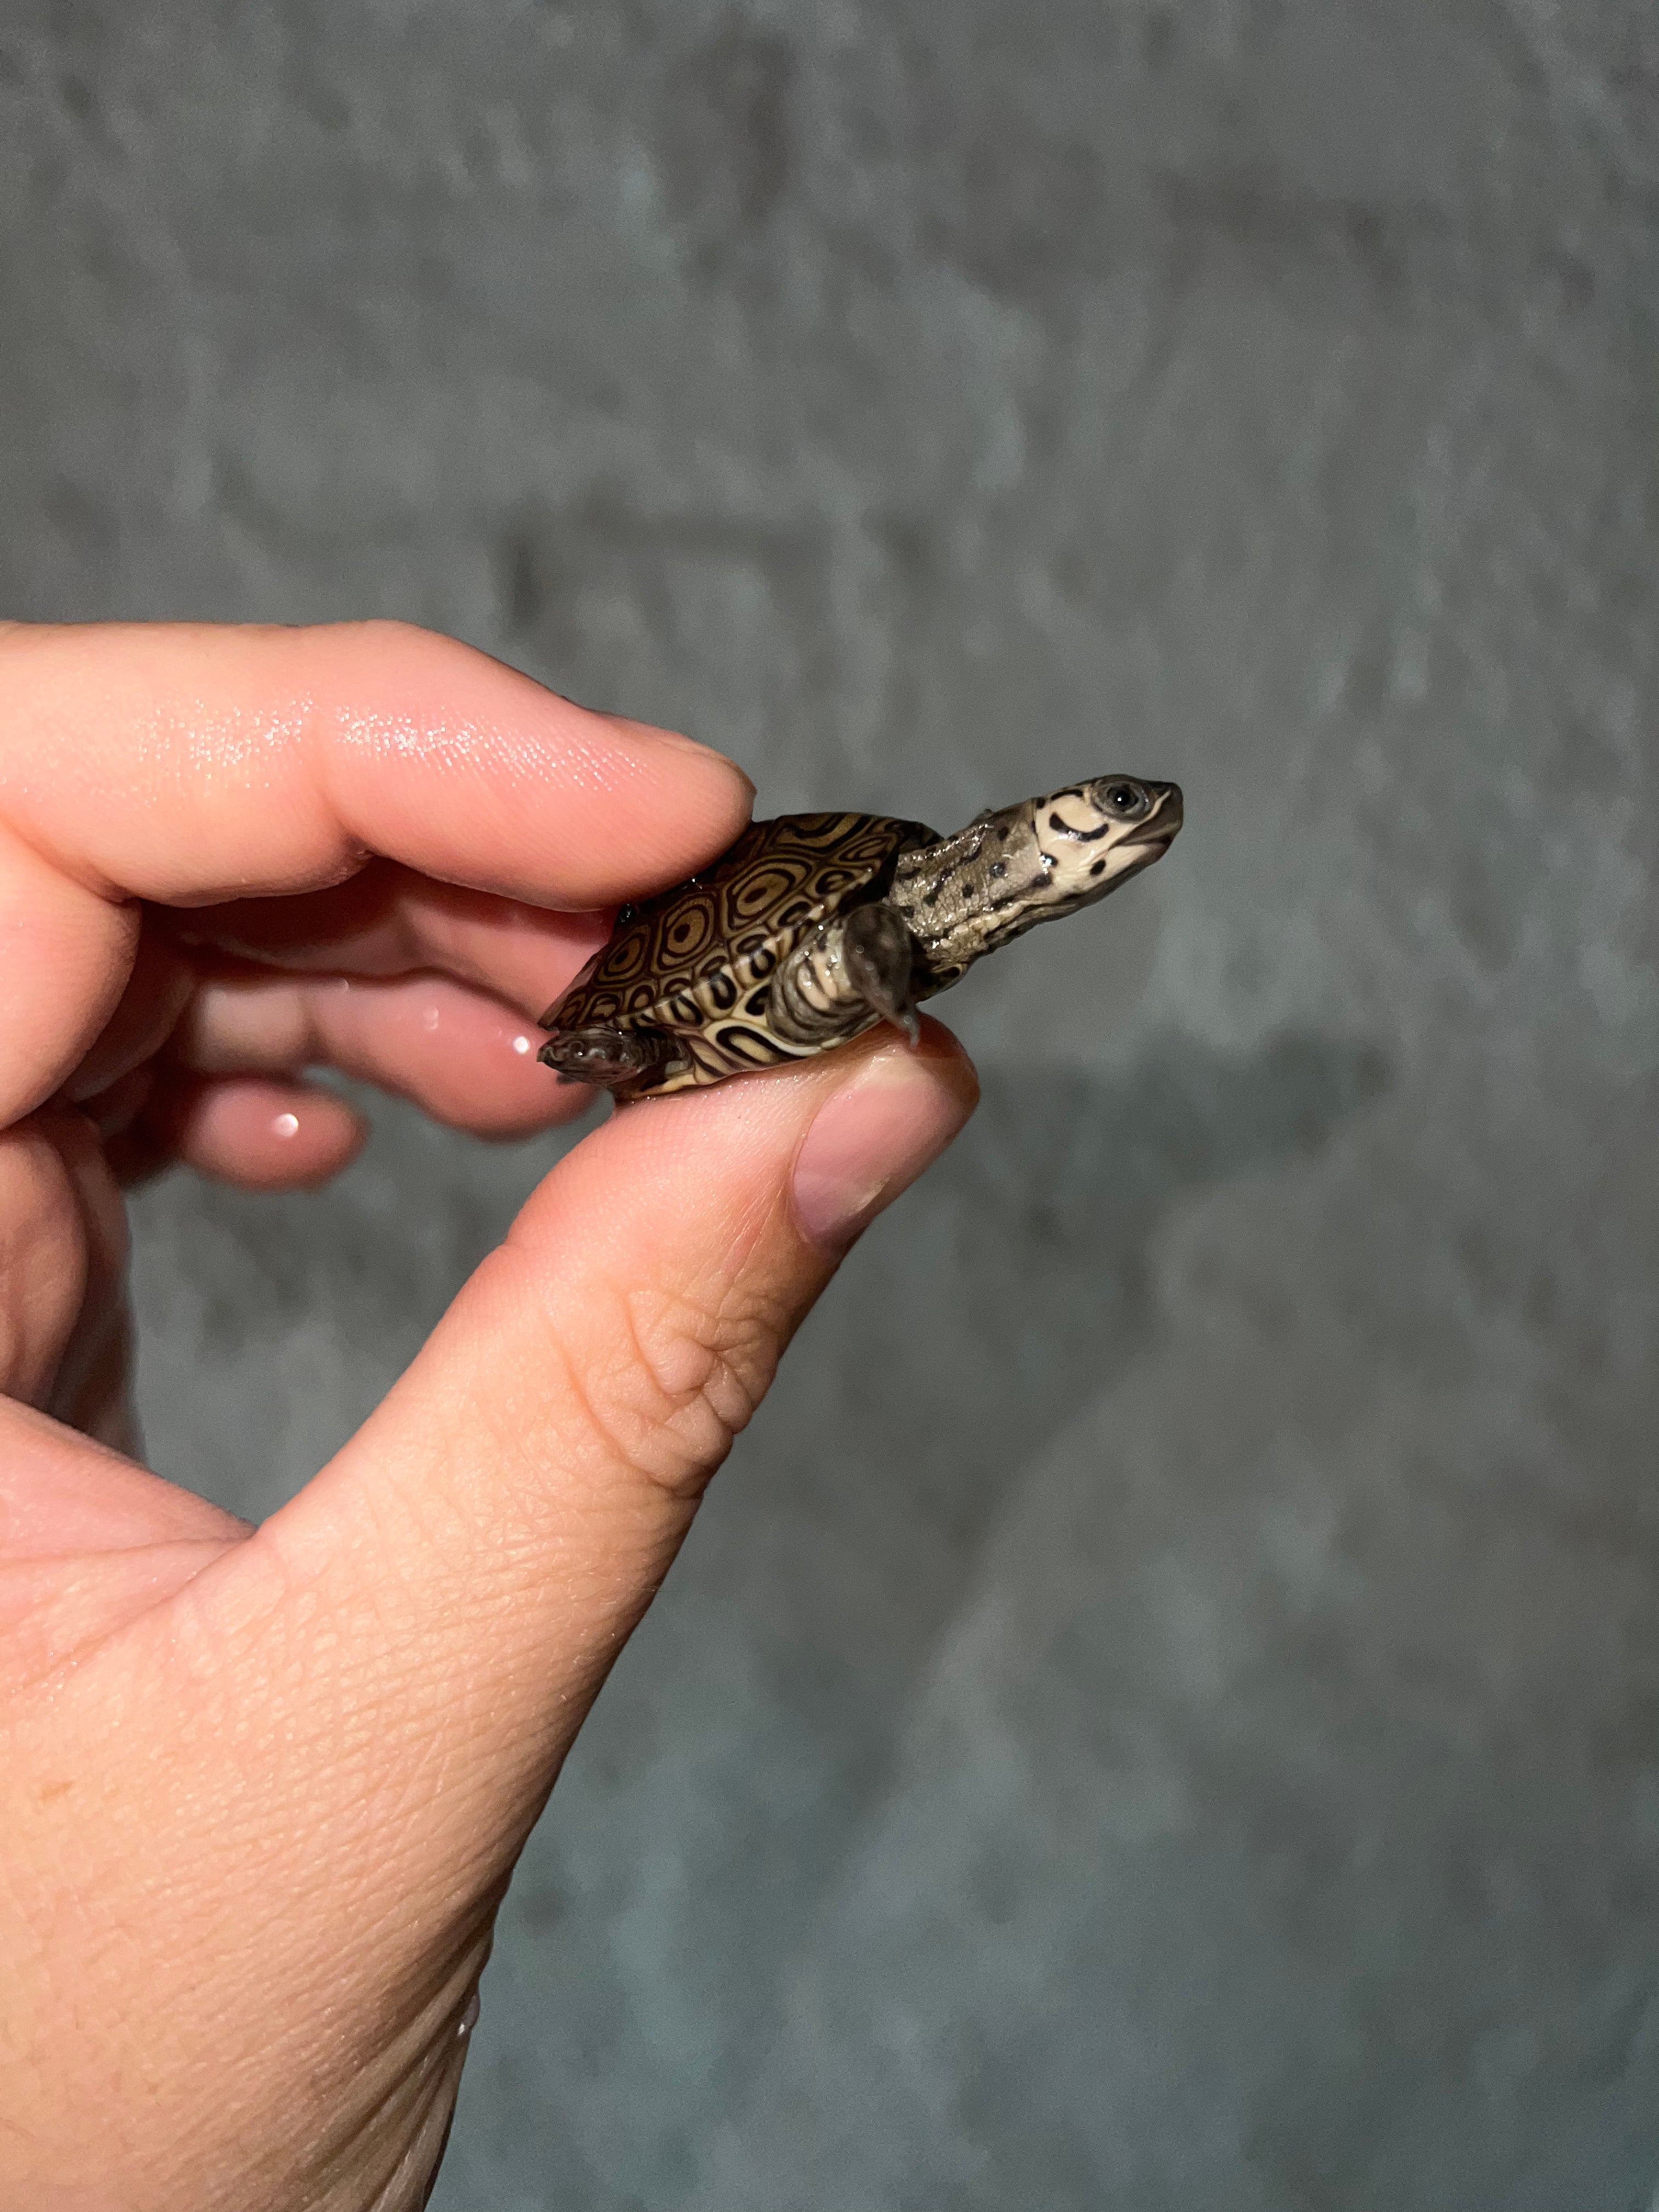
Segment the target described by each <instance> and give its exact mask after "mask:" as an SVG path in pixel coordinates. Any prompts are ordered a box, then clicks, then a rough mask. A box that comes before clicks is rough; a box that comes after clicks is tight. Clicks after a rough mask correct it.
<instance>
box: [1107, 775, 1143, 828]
mask: <svg viewBox="0 0 1659 2212" xmlns="http://www.w3.org/2000/svg"><path fill="white" fill-rule="evenodd" d="M1100 803H1101V805H1102V808H1103V811H1105V812H1106V813H1108V814H1111V815H1115V817H1117V819H1118V820H1119V821H1120V822H1138V821H1139V819H1140V817H1141V816H1142V815H1143V814H1144V813H1145V812H1146V809H1147V807H1148V806H1149V805H1151V804H1152V801H1151V800H1150V799H1149V798H1148V797H1147V794H1146V791H1145V789H1144V788H1143V787H1142V786H1141V785H1139V784H1138V783H1128V782H1126V781H1124V780H1123V779H1122V778H1121V777H1119V779H1118V780H1117V781H1115V783H1109V784H1108V785H1107V786H1106V787H1105V789H1104V790H1103V792H1102V793H1101V794H1100Z"/></svg>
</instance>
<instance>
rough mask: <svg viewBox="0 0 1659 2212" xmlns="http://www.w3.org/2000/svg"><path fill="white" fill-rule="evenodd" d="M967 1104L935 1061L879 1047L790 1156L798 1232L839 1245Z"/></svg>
mask: <svg viewBox="0 0 1659 2212" xmlns="http://www.w3.org/2000/svg"><path fill="white" fill-rule="evenodd" d="M972 1111H973V1099H972V1097H971V1096H966V1097H964V1096H963V1091H962V1090H961V1089H960V1088H957V1087H956V1086H953V1085H951V1084H950V1083H948V1082H946V1081H945V1079H943V1076H942V1073H941V1071H940V1069H939V1063H938V1061H937V1060H934V1059H933V1057H932V1056H931V1055H929V1056H927V1057H922V1056H921V1055H918V1054H914V1053H911V1052H909V1051H907V1050H897V1049H896V1050H893V1051H890V1052H884V1053H880V1054H878V1055H877V1056H876V1058H875V1059H874V1060H872V1061H871V1062H870V1063H869V1065H868V1066H866V1069H865V1071H864V1073H862V1074H861V1075H860V1076H858V1077H856V1078H855V1079H854V1081H853V1082H851V1083H849V1084H848V1085H847V1086H846V1087H845V1089H843V1090H841V1091H836V1093H835V1094H834V1096H833V1097H830V1098H829V1099H827V1100H826V1101H825V1103H823V1105H822V1106H821V1107H820V1108H819V1109H818V1114H817V1120H816V1121H814V1122H813V1123H812V1126H811V1128H810V1129H809V1130H808V1131H807V1133H806V1137H805V1141H804V1143H803V1144H802V1146H801V1148H800V1151H799V1152H798V1153H797V1154H796V1156H795V1175H794V1182H793V1186H792V1190H791V1196H792V1200H793V1205H794V1209H795V1218H796V1220H797V1222H798V1223H799V1225H800V1228H801V1231H802V1233H803V1234H804V1235H805V1236H806V1237H810V1238H811V1241H812V1243H815V1244H818V1245H822V1246H823V1248H824V1249H825V1250H826V1251H830V1252H836V1253H840V1252H842V1251H844V1250H845V1249H847V1247H848V1245H849V1244H850V1243H852V1242H853V1239H854V1237H856V1236H857V1235H858V1234H859V1231H860V1230H861V1229H863V1228H864V1227H865V1226H866V1224H867V1223H869V1222H871V1221H872V1220H873V1219H874V1218H875V1217H876V1215H877V1214H878V1213H879V1212H881V1210H882V1208H883V1207H884V1206H890V1205H891V1204H892V1202H893V1200H895V1199H896V1197H897V1196H898V1194H899V1193H900V1192H901V1191H902V1190H906V1189H908V1188H909V1186H910V1184H911V1183H913V1182H915V1179H916V1177H917V1176H919V1175H920V1174H921V1171H922V1170H923V1169H924V1168H925V1167H927V1165H929V1164H930V1163H931V1162H932V1161H933V1160H936V1159H937V1158H939V1154H940V1153H941V1152H943V1151H944V1150H945V1146H947V1145H948V1144H949V1143H950V1141H951V1138H952V1137H954V1136H955V1135H956V1133H957V1130H958V1129H959V1128H961V1127H962V1125H963V1122H964V1121H966V1120H967V1119H968V1116H969V1114H971V1113H972Z"/></svg>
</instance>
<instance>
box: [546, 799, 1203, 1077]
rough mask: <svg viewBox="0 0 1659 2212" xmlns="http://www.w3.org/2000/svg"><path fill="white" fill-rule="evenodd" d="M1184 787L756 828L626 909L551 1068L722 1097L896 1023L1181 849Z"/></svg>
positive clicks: (582, 984)
mask: <svg viewBox="0 0 1659 2212" xmlns="http://www.w3.org/2000/svg"><path fill="white" fill-rule="evenodd" d="M1181 823H1182V796H1181V793H1180V790H1179V789H1178V787H1176V785H1175V784H1172V783H1156V782H1152V781H1148V780H1147V779H1146V778H1145V777H1139V776H1128V775H1108V776H1097V777H1096V778H1094V779H1093V780H1091V781H1089V782H1086V783H1075V784H1068V785H1067V786H1066V787H1065V788H1064V789H1063V790H1061V791H1054V792H1049V793H1047V794H1046V795H1045V796H1044V797H1042V798H1041V799H1024V800H1022V801H1021V802H1020V803H1019V804H1018V805H1015V806H1005V807H1002V808H1000V809H996V810H994V811H987V812H986V813H984V814H981V816H980V817H978V819H977V820H976V821H974V822H971V823H969V825H968V827H967V828H966V829H963V830H960V831H958V832H957V835H956V836H953V837H941V836H939V834H938V832H937V831H936V830H933V829H928V828H927V827H926V825H925V824H923V823H920V822H902V821H896V820H893V819H891V818H890V817H887V816H885V815H879V814H785V815H781V816H779V817H777V818H776V819H775V820H774V821H770V822H754V823H750V826H749V828H748V829H745V830H744V833H743V835H742V836H740V837H739V838H738V841H737V842H736V843H735V844H734V845H733V846H732V847H731V848H730V849H729V851H727V852H726V853H725V854H722V855H721V856H720V859H719V860H715V861H714V862H712V863H711V864H710V866H708V867H707V868H705V869H703V870H702V872H700V873H699V874H697V875H695V876H693V877H691V878H690V879H689V881H687V882H685V883H683V884H676V885H675V887H674V888H673V889H672V890H666V891H662V892H659V894H658V895H657V896H656V897H654V898H650V899H646V900H643V901H642V902H641V903H640V904H639V905H637V906H631V907H624V908H623V909H622V911H621V912H620V914H618V915H617V921H616V927H615V928H614V930H613V931H612V933H611V939H610V942H609V943H608V944H607V945H605V947H604V948H603V950H602V951H599V952H598V953H596V954H595V955H594V957H593V958H592V960H590V961H589V963H588V964H587V966H586V968H585V969H583V970H582V972H581V974H580V975H578V976H577V978H576V980H575V981H574V983H573V984H572V985H571V986H570V987H569V989H568V991H567V992H566V993H565V994H564V995H563V997H562V999H560V1000H558V1001H557V1003H556V1005H554V1006H550V1008H549V1009H548V1011H547V1012H546V1013H545V1014H544V1016H543V1017H542V1024H541V1026H542V1027H543V1028H544V1029H546V1030H551V1031H552V1032H553V1034H552V1035H551V1036H550V1038H549V1039H548V1042H546V1044H544V1046H543V1047H542V1049H541V1052H540V1054H539V1057H540V1058H541V1059H542V1060H544V1061H546V1062H547V1064H548V1065H549V1066H550V1067H553V1068H556V1070H557V1071H558V1073H559V1074H560V1075H561V1077H562V1079H564V1080H565V1081H567V1082H573V1083H591V1084H599V1085H604V1086H605V1087H606V1088H607V1089H609V1090H611V1091H613V1092H614V1093H615V1095H616V1096H617V1097H618V1098H619V1099H634V1098H642V1097H652V1096H655V1095H658V1094H660V1093H662V1092H665V1091H684V1090H687V1089H690V1088H691V1087H692V1086H694V1085H706V1084H711V1083H723V1082H725V1081H726V1079H727V1078H728V1077H729V1076H733V1075H743V1074H747V1073H752V1072H753V1071H755V1070H756V1069H758V1068H765V1067H776V1066H781V1064H782V1063H784V1062H785V1061H787V1060H803V1059H806V1058H808V1057H810V1056H811V1054H814V1053H819V1052H825V1051H829V1049H831V1048H833V1047H835V1046H836V1045H838V1044H844V1043H846V1042H848V1040H849V1039H850V1038H852V1037H855V1036H861V1035H862V1034H863V1032H864V1031H865V1030H868V1029H872V1028H873V1027H874V1025H875V1024H877V1023H878V1022H882V1021H887V1022H891V1023H893V1024H895V1025H896V1027H897V1028H899V1029H901V1030H903V1031H904V1033H905V1034H906V1035H907V1036H908V1037H910V1039H911V1040H912V1042H914V1041H915V1036H916V1032H917V1021H916V1012H915V1009H916V1006H917V1004H918V1003H919V1002H920V1001H921V1000H923V999H929V998H932V997H933V995H934V994H935V993H936V992H939V991H944V990H948V989H949V987H950V986H951V984H952V983H954V982H956V981H957V980H958V978H959V977H960V976H962V975H963V974H965V972H966V971H967V969H969V967H971V965H972V964H973V963H974V962H975V960H978V959H980V958H981V957H983V956H984V955H985V954H986V953H987V952H994V951H996V950H997V948H998V947H999V946H1000V945H1006V944H1008V943H1009V942H1010V941H1011V940H1012V939H1014V938H1016V937H1018V936H1019V935H1021V934H1022V933H1024V931H1025V930H1028V929H1030V928H1033V927H1035V926H1036V923H1038V922H1039V921H1052V920H1054V919H1056V918H1057V917H1058V916H1060V915H1066V914H1074V913H1076V911H1077V910H1078V908H1079V907H1084V906H1089V905H1092V904H1093V902H1095V901H1096V900H1097V899H1099V898H1103V897H1104V896H1105V895H1106V894H1107V892H1109V891H1111V890H1116V889H1117V887H1118V885H1119V884H1122V883H1126V882H1127V880H1128V878H1130V877H1131V876H1133V875H1136V874H1139V872H1140V870H1141V869H1143V868H1146V867H1149V866H1151V865H1152V862H1153V861H1154V860H1158V859H1159V858H1160V857H1161V856H1162V855H1163V854H1164V853H1165V852H1167V851H1168V849H1169V848H1170V843H1171V842H1172V841H1173V840H1174V838H1175V836H1176V832H1177V831H1178V830H1179V829H1180V828H1181Z"/></svg>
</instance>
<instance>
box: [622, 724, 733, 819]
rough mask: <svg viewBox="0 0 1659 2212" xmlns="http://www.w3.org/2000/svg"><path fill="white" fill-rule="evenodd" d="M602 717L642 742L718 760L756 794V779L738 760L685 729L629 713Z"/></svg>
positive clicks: (710, 759)
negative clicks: (640, 719) (641, 719)
mask: <svg viewBox="0 0 1659 2212" xmlns="http://www.w3.org/2000/svg"><path fill="white" fill-rule="evenodd" d="M602 719H603V720H605V721H607V722H609V723H610V724H611V727H612V728H613V729H615V730H617V731H622V732H627V734H629V736H631V737H635V738H638V739H639V740H640V741H641V744H650V745H671V746H674V747H676V748H677V749H678V750H679V751H681V752H686V753H700V754H701V755H702V757H703V759H704V760H709V761H718V762H719V763H720V766H721V767H722V768H723V769H728V770H729V771H730V772H731V774H732V775H735V776H738V777H739V778H741V780H742V781H744V783H746V784H747V785H748V787H749V792H750V797H751V798H752V797H753V796H754V791H755V784H754V779H753V778H752V777H751V776H749V775H744V771H743V770H742V769H740V768H739V767H738V764H737V763H736V761H734V760H732V758H731V757H730V756H729V755H728V754H726V753H723V752H720V751H719V750H717V749H716V748H715V747H714V746H713V745H705V744H702V743H701V741H700V740H699V739H697V738H688V737H687V736H686V734H685V732H684V731H683V730H664V729H659V727H658V726H657V725H656V724H655V723H654V722H636V721H635V720H632V719H631V718H630V717H629V715H627V714H605V715H604V716H603V717H602Z"/></svg>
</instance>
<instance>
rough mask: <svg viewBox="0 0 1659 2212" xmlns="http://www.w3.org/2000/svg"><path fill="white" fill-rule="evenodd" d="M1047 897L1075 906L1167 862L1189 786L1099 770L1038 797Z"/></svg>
mask: <svg viewBox="0 0 1659 2212" xmlns="http://www.w3.org/2000/svg"><path fill="white" fill-rule="evenodd" d="M1030 807H1031V825H1032V828H1033V829H1035V830H1036V842H1037V851H1038V853H1039V854H1040V855H1041V859H1040V863H1039V865H1040V866H1041V869H1042V885H1041V890H1039V892H1038V896H1039V897H1040V898H1042V900H1043V902H1044V903H1047V904H1052V905H1054V906H1055V907H1058V908H1062V909H1063V910H1065V911H1067V912H1069V911H1070V910H1071V909H1072V908H1074V907H1079V906H1085V905H1087V904H1089V903H1090V902H1091V901H1093V900H1095V899H1097V898H1101V897H1103V896H1105V894H1106V893H1107V892H1108V891H1110V890H1116V889H1117V886H1118V885H1119V884H1121V883H1127V880H1128V878H1130V877H1131V876H1133V875H1138V874H1139V872H1140V870H1141V869H1142V868H1149V867H1151V866H1152V862H1153V861H1154V860H1161V859H1162V858H1163V856H1164V854H1165V853H1166V852H1167V851H1168V850H1169V848H1170V845H1171V844H1172V843H1173V842H1175V837H1176V832H1177V831H1178V830H1179V829H1180V828H1181V821H1182V812H1181V787H1180V785H1179V784H1175V783H1154V782H1153V781H1152V780H1151V779H1150V778H1149V777H1146V776H1140V775H1097V776H1096V777H1095V778H1094V779H1093V780H1092V781H1091V782H1088V783H1073V784H1068V785H1067V786H1066V789H1065V790H1064V791H1053V792H1050V793H1049V794H1048V797H1047V798H1046V799H1033V800H1032V801H1031V802H1030Z"/></svg>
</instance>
